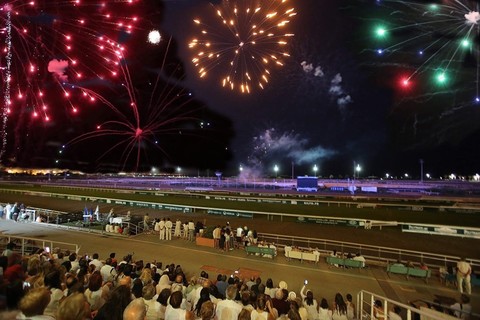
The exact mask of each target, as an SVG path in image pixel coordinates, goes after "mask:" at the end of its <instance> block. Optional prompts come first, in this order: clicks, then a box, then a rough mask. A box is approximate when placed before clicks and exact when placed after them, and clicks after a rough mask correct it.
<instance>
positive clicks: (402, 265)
mask: <svg viewBox="0 0 480 320" xmlns="http://www.w3.org/2000/svg"><path fill="white" fill-rule="evenodd" d="M392 266H395V267H405V265H404V264H403V263H402V261H401V260H400V259H398V260H397V261H396V262H395V263H394V264H392Z"/></svg>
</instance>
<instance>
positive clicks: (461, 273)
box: [457, 258, 472, 294]
mask: <svg viewBox="0 0 480 320" xmlns="http://www.w3.org/2000/svg"><path fill="white" fill-rule="evenodd" d="M471 273H472V267H471V266H470V263H468V262H467V260H466V259H465V258H461V259H460V261H458V262H457V285H458V291H460V293H463V284H464V283H465V290H466V291H467V293H468V294H472V286H471V284H470V274H471Z"/></svg>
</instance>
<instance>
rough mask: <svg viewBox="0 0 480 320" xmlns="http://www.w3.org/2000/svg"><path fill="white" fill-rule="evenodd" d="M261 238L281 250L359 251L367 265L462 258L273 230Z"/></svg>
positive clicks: (447, 262) (436, 263) (452, 262)
mask: <svg viewBox="0 0 480 320" xmlns="http://www.w3.org/2000/svg"><path fill="white" fill-rule="evenodd" d="M258 241H264V242H267V243H275V246H276V247H277V248H279V249H281V250H284V248H285V246H289V247H298V248H299V249H302V250H313V249H317V250H318V251H319V252H320V254H321V255H322V256H329V255H330V254H331V253H332V251H333V250H336V251H337V254H340V255H341V256H342V255H345V256H346V255H347V254H348V253H351V254H353V255H355V254H356V253H360V254H361V255H362V256H364V257H365V259H366V260H367V261H366V266H369V265H372V264H375V265H380V266H382V267H385V266H387V265H388V264H389V263H392V262H395V261H397V260H400V261H402V262H403V263H405V264H406V263H407V262H410V261H411V262H414V263H417V264H419V263H421V262H423V263H424V264H426V265H428V266H429V267H430V268H437V269H438V268H440V267H442V268H447V267H448V266H456V264H457V262H458V261H459V260H460V257H457V256H447V255H442V254H435V253H428V252H421V251H413V250H404V249H398V248H389V247H379V246H372V245H363V244H359V243H352V242H343V241H335V240H328V239H316V238H306V237H298V236H286V235H279V234H271V233H258ZM467 261H468V262H469V263H470V264H471V265H472V267H473V268H478V267H480V260H479V259H471V258H467Z"/></svg>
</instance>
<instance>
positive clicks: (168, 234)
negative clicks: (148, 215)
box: [165, 218, 173, 240]
mask: <svg viewBox="0 0 480 320" xmlns="http://www.w3.org/2000/svg"><path fill="white" fill-rule="evenodd" d="M172 227H173V223H172V221H170V218H167V221H166V222H165V232H166V234H165V236H166V237H165V239H166V240H172Z"/></svg>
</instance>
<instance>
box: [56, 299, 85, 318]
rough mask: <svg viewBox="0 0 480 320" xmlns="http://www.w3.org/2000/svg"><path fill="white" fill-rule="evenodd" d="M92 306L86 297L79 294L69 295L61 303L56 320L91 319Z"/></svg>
mask: <svg viewBox="0 0 480 320" xmlns="http://www.w3.org/2000/svg"><path fill="white" fill-rule="evenodd" d="M90 318H91V315H90V306H89V305H88V302H87V299H86V298H85V296H84V295H83V294H82V293H80V292H78V293H73V294H71V295H69V296H68V297H67V298H65V299H64V300H62V302H60V306H59V307H58V310H57V317H56V320H86V319H90Z"/></svg>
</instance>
